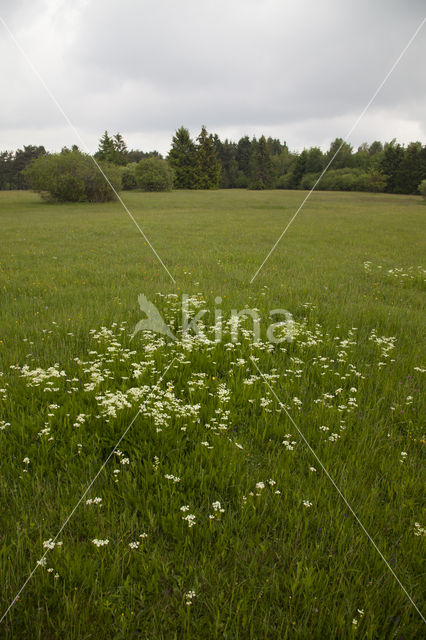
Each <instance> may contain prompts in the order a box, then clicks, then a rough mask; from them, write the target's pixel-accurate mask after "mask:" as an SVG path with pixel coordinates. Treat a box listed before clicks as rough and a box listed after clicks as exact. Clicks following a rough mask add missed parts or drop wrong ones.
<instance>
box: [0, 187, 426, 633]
mask: <svg viewBox="0 0 426 640" xmlns="http://www.w3.org/2000/svg"><path fill="white" fill-rule="evenodd" d="M303 195H304V194H303V193H301V192H294V191H293V192H286V191H273V192H272V191H271V192H248V191H238V190H235V191H215V192H173V193H170V194H143V193H137V192H129V193H124V194H123V198H124V200H125V202H126V204H127V205H128V206H129V208H130V209H131V211H132V212H133V214H134V216H135V218H136V219H137V221H138V223H139V224H140V225H141V227H142V228H143V230H144V231H145V233H146V234H147V237H148V238H149V240H150V241H151V242H152V244H153V246H154V247H155V249H156V250H157V251H158V253H159V255H160V256H161V258H162V260H163V261H164V263H165V264H166V266H167V268H168V269H169V271H170V273H171V274H172V275H173V277H174V278H175V280H176V284H174V283H173V282H172V281H171V280H170V278H169V276H168V275H167V273H166V272H165V270H164V269H163V268H162V266H161V265H160V264H159V262H158V261H157V259H156V257H155V256H154V254H153V253H152V251H151V249H150V248H149V247H148V246H147V244H146V242H145V241H144V239H143V238H142V237H141V235H140V234H139V232H138V230H137V229H136V227H135V226H134V224H133V223H132V221H131V220H130V219H129V218H128V216H127V214H126V213H125V211H124V210H123V209H122V208H121V207H120V205H119V204H118V203H108V204H102V205H89V204H78V205H74V204H69V205H52V204H46V203H43V202H42V201H41V200H39V198H38V196H37V195H35V194H33V193H30V192H0V221H1V255H0V274H1V281H0V291H1V308H0V333H1V335H0V372H2V373H1V374H0V443H1V458H2V465H1V469H2V471H1V476H0V480H1V500H2V504H3V509H2V515H1V523H0V535H1V539H0V541H1V546H0V570H1V575H2V585H3V586H2V593H1V601H2V609H1V612H0V615H2V614H3V613H4V612H5V611H6V610H7V608H8V607H9V605H10V603H11V602H12V601H13V600H14V598H15V596H16V594H17V593H18V591H19V589H20V588H21V586H22V585H23V584H24V582H25V580H26V579H27V578H28V577H29V576H30V574H31V572H32V571H33V569H34V568H35V567H37V569H36V571H35V572H34V574H33V575H32V576H31V579H30V580H29V582H28V584H27V585H26V587H25V589H24V590H23V591H22V592H21V593H20V595H19V598H17V599H16V600H15V601H14V604H13V606H12V607H11V608H10V610H9V611H8V613H7V615H6V616H5V618H4V619H3V621H2V623H1V624H0V637H4V638H19V639H20V640H21V639H22V640H24V639H31V640H33V639H35V638H40V639H43V640H49V639H53V638H67V639H70V640H74V639H77V638H78V639H80V638H84V639H89V638H90V639H92V638H93V639H97V638H117V639H126V640H127V639H128V638H155V639H165V640H169V639H174V638H176V639H181V638H188V639H195V640H198V639H204V638H206V639H207V638H226V639H229V640H234V639H237V638H238V639H241V640H246V639H256V640H257V639H267V638H268V639H269V638H270V639H286V638H300V639H310V638H318V639H324V638H327V639H333V638H336V639H339V640H340V639H344V638H353V637H359V638H369V639H373V638H400V639H401V640H402V639H403V638H404V639H405V640H407V639H414V638H420V637H422V635H423V634H424V623H423V621H422V618H421V615H419V612H418V611H417V610H416V607H418V609H420V610H422V609H423V607H422V602H423V600H424V592H425V589H424V586H425V583H424V569H425V567H424V560H423V558H424V555H425V554H424V527H426V518H425V513H424V510H423V511H422V508H423V505H424V500H423V491H424V479H425V478H424V455H423V451H424V444H425V436H424V423H423V422H422V419H424V415H425V407H424V400H423V404H422V396H421V378H422V376H423V375H424V372H425V368H426V367H425V361H424V343H423V330H424V291H425V271H424V267H425V264H424V255H425V242H424V219H425V212H426V208H425V204H424V203H423V202H422V200H421V199H420V198H419V197H415V196H389V195H383V194H374V195H373V194H354V193H352V194H349V193H327V192H320V193H314V194H313V195H312V197H311V199H310V200H309V201H308V203H307V204H306V205H305V207H304V209H303V210H302V211H301V213H300V214H299V216H298V217H297V219H296V220H295V222H294V223H293V225H292V226H291V227H290V229H289V230H288V232H287V234H286V235H285V236H284V238H283V240H282V241H281V243H280V245H279V246H278V248H277V250H276V251H275V252H274V253H273V254H272V256H271V258H270V259H269V260H268V262H267V263H266V264H265V266H264V268H263V269H262V271H261V272H260V273H259V275H258V276H257V278H256V279H255V280H254V282H253V283H252V284H250V280H251V278H252V276H253V275H254V273H255V272H256V270H257V268H258V267H259V265H260V264H261V262H262V261H263V259H264V258H265V256H266V255H267V253H268V251H269V250H270V249H271V247H272V245H273V244H274V242H275V240H276V239H277V237H278V236H279V234H280V233H281V231H282V230H283V228H284V227H285V225H286V223H287V222H288V220H289V219H290V218H291V216H292V215H293V213H294V212H295V210H296V209H297V207H298V205H299V204H300V202H301V200H302V198H303ZM422 234H423V235H422ZM140 293H143V294H145V295H146V296H147V298H148V299H149V300H150V301H152V302H155V304H156V305H157V306H158V308H159V309H160V311H161V313H162V314H163V316H164V317H165V318H166V319H167V322H168V323H169V326H170V327H171V328H172V329H173V332H174V333H175V334H176V335H177V336H178V339H177V340H176V341H171V340H169V339H167V338H165V337H163V336H160V335H157V334H153V333H150V332H140V333H137V334H136V336H135V337H134V338H133V339H132V340H131V339H130V336H131V333H132V332H133V329H134V327H135V325H136V323H137V322H138V321H139V320H141V319H142V318H143V317H144V316H143V313H142V312H141V310H140V308H139V305H138V295H139V294H140ZM183 294H185V295H188V296H190V302H191V305H192V308H193V309H194V313H197V312H198V311H199V310H200V309H203V308H205V309H207V310H208V311H209V313H208V314H206V315H205V316H204V320H205V325H206V337H205V338H202V337H200V336H196V335H194V336H193V337H192V338H191V337H188V336H187V337H186V338H184V337H183V335H182V332H181V319H180V299H181V296H182V295H183ZM219 298H220V299H219ZM245 307H248V308H256V309H258V313H259V315H260V317H261V318H262V331H263V333H262V337H261V339H260V340H258V341H256V342H254V341H253V338H252V335H251V331H250V327H251V324H250V321H249V319H247V320H246V321H244V320H242V321H241V326H240V331H239V334H238V339H237V340H232V336H231V333H230V323H229V318H230V314H231V310H232V309H236V310H241V309H243V308H245ZM219 308H220V310H221V313H222V316H223V320H222V326H223V334H224V335H223V339H222V340H221V341H220V342H219V341H215V340H214V334H213V330H212V329H211V327H212V325H213V324H214V322H215V320H216V323H218V321H219V320H218V318H219V315H218V311H217V309H219ZM277 308H281V309H286V310H288V311H289V312H290V313H291V314H292V316H293V318H294V323H293V325H292V335H293V339H292V340H291V341H285V342H282V343H280V344H274V343H271V342H270V341H269V340H268V339H267V336H266V334H265V329H266V319H267V318H268V313H269V311H270V310H272V309H277ZM215 309H216V316H215V315H214V310H215ZM263 320H265V322H263ZM209 327H210V329H209ZM289 416H291V417H289ZM129 426H130V428H129V429H128V431H127V432H126V435H125V437H124V438H123V439H122V440H121V441H120V443H119V446H118V447H117V448H118V451H117V450H114V447H115V446H116V444H117V442H118V440H119V438H120V437H121V436H122V434H123V432H125V431H126V430H127V428H128V427H129ZM302 434H303V435H302ZM305 439H306V441H307V442H308V443H309V445H310V446H308V445H307V443H306V441H305ZM310 447H311V448H312V450H311V449H310ZM111 453H112V455H111ZM102 465H104V466H103V468H102V469H101V471H100V473H99V475H98V476H97V477H96V480H95V482H94V483H93V485H92V486H91V488H90V490H89V491H88V492H87V494H84V492H85V491H86V488H87V487H88V485H89V483H90V481H91V480H92V479H93V478H94V477H95V476H96V474H97V473H98V471H99V469H100V468H101V467H102ZM326 471H327V472H328V473H329V474H330V476H331V478H332V479H333V481H334V482H335V483H336V485H337V486H338V488H339V489H340V491H341V492H342V493H343V494H344V496H345V498H346V500H347V503H346V502H345V501H344V500H343V499H342V497H341V496H340V495H339V493H338V491H337V489H336V487H335V486H333V484H332V482H331V480H330V477H328V475H327V472H326ZM83 495H84V497H83V499H82V501H81V503H80V504H79V505H78V507H77V508H76V510H75V511H74V512H73V513H72V516H71V518H70V519H69V521H67V517H68V516H69V514H70V513H71V512H72V510H73V509H74V507H75V506H76V505H77V503H78V501H79V499H80V498H81V496H83ZM348 504H349V505H350V507H349V506H348ZM351 509H352V510H353V512H354V513H355V514H356V517H357V518H359V521H361V523H362V525H363V526H364V527H365V530H366V531H367V532H368V534H369V535H370V536H371V538H372V539H373V540H374V542H375V544H376V545H377V547H378V549H379V550H380V552H381V553H382V554H383V557H384V558H385V560H386V562H385V561H384V559H383V558H382V557H381V556H380V554H379V552H378V551H377V549H376V548H375V547H374V546H373V543H372V541H371V539H369V538H368V535H367V534H366V532H365V530H363V528H362V527H361V525H360V522H359V521H358V520H357V518H356V517H355V516H354V513H353V512H352V510H351ZM66 521H67V524H66V526H65V527H64V528H63V530H62V531H61V532H60V534H59V536H58V537H56V535H57V533H58V532H59V531H60V529H61V526H62V524H63V523H64V522H66ZM416 523H417V524H416ZM94 541H95V542H94ZM46 551H48V553H47V555H46V556H44V554H45V552H46ZM43 556H44V557H43ZM37 560H39V561H40V565H37ZM391 570H392V571H394V572H395V574H396V576H397V578H398V579H399V581H400V583H401V584H402V585H403V587H404V589H405V590H406V592H405V591H404V589H403V588H402V586H401V584H399V583H398V580H397V579H396V577H395V575H393V574H392V571H391ZM407 592H408V594H409V596H408V595H407ZM410 597H411V598H412V600H413V601H414V603H415V605H416V606H414V604H413V602H411V601H410Z"/></svg>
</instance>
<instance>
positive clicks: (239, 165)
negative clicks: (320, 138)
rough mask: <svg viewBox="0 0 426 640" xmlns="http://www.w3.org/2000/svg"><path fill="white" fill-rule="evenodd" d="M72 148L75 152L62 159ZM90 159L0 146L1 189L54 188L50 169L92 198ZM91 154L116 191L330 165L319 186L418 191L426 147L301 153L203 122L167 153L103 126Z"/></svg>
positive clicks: (300, 179)
mask: <svg viewBox="0 0 426 640" xmlns="http://www.w3.org/2000/svg"><path fill="white" fill-rule="evenodd" d="M337 152H338V153H337ZM67 154H71V155H68V157H67V158H65V159H64V157H65V156H67ZM89 157H90V156H87V154H82V153H81V152H80V151H79V149H78V147H76V146H74V147H72V148H71V149H68V148H66V147H65V148H63V149H62V151H61V153H60V154H49V153H47V152H46V150H45V148H44V147H43V146H32V145H29V146H24V148H23V149H18V150H17V151H16V152H10V151H4V152H0V189H27V188H30V187H32V188H35V189H37V190H39V191H41V192H43V191H46V192H49V188H47V187H46V189H43V184H44V183H43V180H41V181H40V175H41V174H43V176H44V177H45V178H43V179H46V180H47V178H48V177H49V175H50V183H49V184H50V186H52V184H53V182H52V176H53V175H56V174H57V182H58V184H59V183H61V184H65V183H66V185H65V187H66V188H65V189H64V191H66V192H67V197H68V196H69V195H70V194H71V195H72V194H73V193H74V199H83V200H84V199H91V197H89V196H88V195H87V193H86V192H87V189H86V192H85V191H84V189H83V187H82V182H84V173H85V172H88V173H90V176H91V177H90V180H91V181H92V183H93V181H94V177H93V172H92V171H91V170H90V171H89V168H88V167H89V164H88V163H87V158H89ZM94 157H95V159H96V161H97V162H98V163H102V165H103V166H104V167H105V169H106V170H108V171H109V172H110V174H111V175H113V178H114V184H115V185H116V186H117V188H118V189H119V188H123V189H137V188H139V189H144V190H147V191H156V190H161V191H162V190H170V189H172V188H175V189H217V188H223V189H233V188H240V189H242V188H248V189H311V188H312V187H313V186H314V185H315V184H316V183H317V181H318V178H319V177H320V176H321V174H322V172H323V171H324V169H326V168H327V167H328V165H330V166H329V168H328V169H327V171H326V173H325V174H324V175H323V177H322V178H321V180H320V182H319V183H318V184H317V186H316V188H317V189H322V190H342V191H373V192H386V193H402V194H416V193H419V185H420V183H421V182H422V181H424V180H425V179H426V146H424V145H423V144H422V143H421V142H410V143H409V144H407V145H406V146H405V145H401V144H400V143H398V142H397V141H396V140H395V139H394V140H392V141H390V142H386V143H384V144H383V143H382V142H380V141H374V142H372V143H371V144H368V143H364V144H362V145H361V146H359V147H358V148H357V149H356V150H355V149H354V148H353V147H352V146H351V145H350V144H349V143H347V142H345V141H344V140H342V139H341V138H336V139H335V140H334V141H333V142H332V143H331V145H330V147H329V149H328V150H327V151H322V149H320V148H319V147H310V148H308V149H303V151H301V152H296V151H290V150H289V148H288V146H287V144H286V142H281V141H280V140H278V139H276V138H271V137H269V138H266V137H265V136H263V135H262V136H261V137H260V138H256V137H253V138H249V137H248V136H244V137H242V138H241V139H240V140H239V141H238V142H233V141H230V140H228V139H225V140H224V141H222V140H220V138H219V136H218V135H217V134H212V133H209V132H208V131H207V129H206V127H204V126H203V127H202V128H201V131H200V133H199V135H198V136H197V138H196V139H195V140H193V139H192V138H191V135H190V133H189V131H188V129H186V128H185V127H183V126H182V127H180V128H179V129H178V130H177V131H176V132H175V135H174V136H173V139H172V142H171V148H170V151H169V154H168V155H167V157H166V158H163V157H162V155H161V154H160V153H159V152H158V151H150V152H144V151H141V150H137V149H130V150H129V149H128V148H127V145H126V143H125V141H124V139H123V136H122V135H121V134H120V133H116V134H115V135H113V136H110V135H109V133H108V132H107V131H105V133H104V134H103V136H102V137H101V138H100V140H99V146H98V150H97V152H96V153H95V154H94ZM43 158H45V159H44V160H43ZM48 158H50V159H48ZM79 158H80V160H79ZM82 158H85V159H82ZM330 163H331V164H330ZM92 164H93V162H92ZM93 166H94V164H93ZM54 167H55V170H54ZM55 172H56V174H55ZM66 172H68V173H69V172H72V179H71V178H70V177H68V178H66V179H65V178H64V176H65V174H66ZM36 174H37V175H36ZM38 174H40V175H38ZM50 191H51V189H50ZM101 191H102V198H104V195H105V194H104V193H103V190H101ZM54 197H55V198H56V199H61V196H58V195H56V196H54ZM105 197H106V196H105Z"/></svg>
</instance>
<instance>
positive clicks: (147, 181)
mask: <svg viewBox="0 0 426 640" xmlns="http://www.w3.org/2000/svg"><path fill="white" fill-rule="evenodd" d="M173 178H174V172H173V169H172V168H171V167H170V165H169V163H168V162H167V161H166V160H163V159H162V158H144V159H142V160H141V161H140V162H138V164H137V165H136V168H135V179H136V185H137V186H138V187H139V189H142V191H171V190H172V189H173Z"/></svg>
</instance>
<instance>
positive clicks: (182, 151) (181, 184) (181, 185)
mask: <svg viewBox="0 0 426 640" xmlns="http://www.w3.org/2000/svg"><path fill="white" fill-rule="evenodd" d="M168 161H169V163H170V166H171V167H172V169H174V172H175V180H174V186H175V188H176V189H196V187H197V174H196V148H195V144H194V142H193V140H192V139H191V136H190V135H189V131H188V129H185V127H180V128H179V129H178V130H177V131H176V133H175V135H174V136H173V140H172V147H171V149H170V152H169V155H168Z"/></svg>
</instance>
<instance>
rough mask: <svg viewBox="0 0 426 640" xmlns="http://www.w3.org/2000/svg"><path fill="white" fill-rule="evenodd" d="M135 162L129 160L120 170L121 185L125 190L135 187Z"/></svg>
mask: <svg viewBox="0 0 426 640" xmlns="http://www.w3.org/2000/svg"><path fill="white" fill-rule="evenodd" d="M136 166H137V162H130V163H129V164H127V165H126V166H125V167H123V168H122V170H121V186H122V189H124V190H125V191H129V190H130V189H136V188H137V184H136V175H135V170H136Z"/></svg>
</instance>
